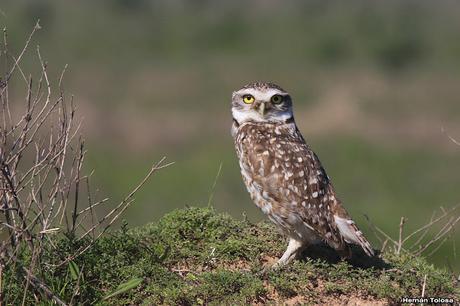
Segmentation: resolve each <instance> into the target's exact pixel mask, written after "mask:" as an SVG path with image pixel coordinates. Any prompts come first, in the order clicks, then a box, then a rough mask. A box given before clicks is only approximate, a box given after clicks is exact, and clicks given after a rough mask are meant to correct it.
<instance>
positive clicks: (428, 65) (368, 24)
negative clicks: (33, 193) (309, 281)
mask: <svg viewBox="0 0 460 306" xmlns="http://www.w3.org/2000/svg"><path fill="white" fill-rule="evenodd" d="M37 19H40V24H41V26H42V27H43V29H42V30H41V31H40V32H39V33H38V35H37V36H36V37H35V38H34V40H33V44H40V50H41V52H42V54H43V56H44V57H45V59H46V60H48V62H49V71H50V75H54V76H55V78H54V80H51V81H52V82H54V83H56V82H57V80H58V78H59V75H60V72H61V70H62V68H63V67H64V65H65V64H69V68H68V70H67V72H66V76H65V78H64V85H65V89H66V91H68V92H69V93H71V94H74V95H75V101H76V102H77V106H78V112H79V114H80V115H82V116H83V118H84V121H83V133H84V135H85V138H86V140H87V147H88V149H89V153H88V157H87V172H90V171H91V170H92V169H95V173H94V175H93V177H92V180H93V182H94V183H95V184H96V185H97V186H99V187H100V190H99V191H98V194H99V197H100V198H102V197H105V196H110V197H111V198H112V199H114V202H116V201H117V200H119V199H120V198H122V197H123V196H124V195H125V193H126V192H127V190H129V189H130V187H132V186H134V185H135V184H136V182H137V181H138V179H139V178H140V177H141V176H143V174H144V173H145V172H146V170H147V169H148V168H149V166H150V165H151V163H152V162H153V161H155V160H158V159H159V157H161V156H164V155H166V156H167V157H168V160H173V161H175V162H176V164H175V165H174V166H172V167H170V168H168V169H167V170H166V171H163V172H161V173H158V175H157V176H155V177H154V178H153V180H152V181H151V183H150V185H149V186H148V187H147V188H146V189H144V190H143V191H142V193H140V194H139V196H138V201H137V203H136V204H135V205H133V206H132V207H131V208H130V209H129V210H128V211H127V214H126V218H127V220H128V222H129V223H130V224H132V225H139V224H144V223H147V222H149V221H150V220H153V219H158V218H159V217H160V216H162V215H163V214H164V213H166V212H169V211H171V210H173V209H174V208H177V207H183V206H184V205H186V204H190V205H201V206H203V205H206V204H207V203H208V201H209V198H210V196H211V194H213V204H214V206H215V207H216V208H217V209H218V210H219V211H225V212H228V213H230V214H232V215H234V216H240V215H241V214H242V213H243V212H245V213H246V214H247V216H248V217H249V218H250V219H251V220H260V219H262V218H263V216H262V214H261V213H260V212H259V211H258V210H257V208H256V207H255V206H254V205H253V204H252V203H251V201H250V198H249V196H248V195H247V194H246V191H245V189H244V186H243V184H242V181H241V178H240V174H239V169H238V164H237V162H236V157H235V154H234V150H233V144H232V140H231V137H230V134H229V128H230V122H231V119H230V103H229V100H230V94H231V92H232V90H235V89H237V88H238V87H240V86H241V85H243V84H244V83H246V82H248V81H252V80H255V79H263V80H272V81H275V82H277V83H279V84H280V85H282V86H283V87H284V88H285V89H287V90H288V91H290V92H291V93H292V95H293V98H294V103H295V111H296V120H297V122H298V124H299V126H300V128H301V130H302V132H303V134H304V136H305V137H306V138H307V139H309V141H310V142H311V144H312V147H313V148H314V149H315V150H316V151H317V153H318V155H319V156H320V158H321V160H322V162H323V163H324V165H325V167H326V169H327V171H328V174H329V175H330V176H331V177H332V179H333V182H334V185H335V187H336V189H337V190H338V192H339V196H340V197H341V198H342V199H343V200H344V202H345V205H346V207H347V209H348V210H349V211H350V212H351V214H352V215H353V216H354V218H355V219H356V220H357V222H358V223H360V225H361V227H362V228H363V231H365V232H366V233H367V236H371V240H372V234H371V233H370V231H369V229H368V228H367V227H366V224H365V221H364V218H363V217H362V216H363V214H367V215H369V216H370V218H371V220H372V221H373V222H374V223H375V224H377V225H378V226H379V227H381V228H382V229H384V230H385V231H387V232H388V233H390V234H392V235H396V234H397V232H398V224H399V219H400V217H401V216H405V217H408V219H409V221H408V223H407V231H408V232H410V230H412V229H414V228H416V227H418V226H420V225H422V224H424V223H426V222H427V221H428V220H429V218H430V216H431V213H432V211H433V210H435V209H436V208H437V207H439V206H441V205H442V206H446V207H448V206H452V205H454V204H457V203H458V202H459V199H460V192H459V190H458V186H459V183H460V177H459V176H458V173H459V171H458V167H459V165H460V147H458V146H456V145H454V144H453V143H452V142H451V141H450V140H449V139H448V137H447V135H446V134H445V133H443V132H441V129H442V128H446V130H447V131H448V132H449V133H450V134H452V136H453V137H456V138H460V123H459V122H460V103H458V99H459V98H460V86H458V84H459V82H460V73H459V71H460V70H459V68H460V57H459V56H458V54H459V52H460V32H459V31H458V29H459V27H460V4H459V3H457V2H454V1H445V2H442V3H439V2H435V1H428V0H425V1H415V0H413V1H394V0H390V1H385V2H379V3H375V2H372V3H371V2H369V1H357V0H355V1H347V2H346V3H345V2H343V1H319V0H318V1H300V0H297V1H289V2H285V1H276V0H270V1H251V2H246V1H223V0H221V1H206V0H201V1H179V0H169V1H148V0H104V1H88V0H87V1H58V0H54V1H53V0H47V1H45V0H42V1H30V0H5V1H2V3H1V4H0V24H1V26H2V27H6V28H7V29H8V35H9V42H10V43H9V48H10V49H11V50H17V51H19V50H20V49H21V48H22V45H23V44H24V38H25V37H26V36H27V33H29V32H30V30H31V29H32V27H33V25H34V24H35V22H36V20H37ZM16 53H17V52H16ZM29 53H30V54H27V55H26V58H25V60H24V62H23V65H24V66H27V65H29V66H30V67H28V68H29V69H27V71H31V70H32V71H33V68H34V66H36V61H34V55H33V48H32V52H29ZM0 65H3V63H0ZM35 68H36V70H37V71H38V67H35ZM10 90H11V92H10V97H11V98H10V100H14V99H16V100H17V101H18V105H19V102H21V103H22V101H23V98H24V97H23V92H24V91H23V88H19V86H18V88H17V91H15V90H14V87H13V88H11V89H10ZM221 164H222V171H221V173H220V175H219V177H218V178H217V184H216V187H215V188H214V189H213V188H212V186H213V184H214V181H215V179H216V175H217V173H218V169H219V166H220V165H221ZM101 215H102V212H101ZM455 241H456V242H457V244H458V243H460V238H459V236H458V235H454V236H453V239H451V240H449V241H448V242H447V243H446V244H445V246H444V247H443V248H442V249H441V250H440V251H439V252H438V253H437V254H435V255H434V256H433V258H429V260H433V261H434V262H436V263H438V264H439V265H445V264H446V262H449V263H450V265H452V266H455V267H456V268H457V269H458V268H459V262H460V261H459V260H458V256H457V255H456V254H455V253H454V251H453V242H455ZM374 242H375V243H376V244H377V241H375V240H374Z"/></svg>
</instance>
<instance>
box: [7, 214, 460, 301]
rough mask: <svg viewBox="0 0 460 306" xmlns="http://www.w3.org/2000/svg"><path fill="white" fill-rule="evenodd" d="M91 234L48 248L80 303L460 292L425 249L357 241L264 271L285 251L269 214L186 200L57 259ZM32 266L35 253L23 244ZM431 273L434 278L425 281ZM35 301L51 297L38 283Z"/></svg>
mask: <svg viewBox="0 0 460 306" xmlns="http://www.w3.org/2000/svg"><path fill="white" fill-rule="evenodd" d="M87 243H89V241H88V240H82V241H78V242H77V241H75V240H74V239H69V238H60V239H56V241H52V242H50V243H49V245H46V248H45V250H44V252H43V254H42V256H41V257H40V264H41V269H40V277H41V279H43V281H44V282H45V283H46V284H48V286H49V287H50V289H51V290H53V292H55V293H56V294H57V295H58V296H59V297H61V299H63V300H64V301H67V302H70V301H72V303H79V304H100V305H125V304H140V305H152V304H168V305H170V304H182V305H201V304H212V305H219V304H250V303H261V304H262V303H275V304H277V303H283V302H289V303H294V304H295V303H320V304H322V303H327V304H330V303H338V304H341V303H346V302H347V301H348V302H353V303H358V302H364V303H371V302H383V303H397V302H398V301H399V299H400V298H401V297H402V296H420V295H421V290H422V287H423V283H424V282H425V296H438V297H455V294H456V291H457V293H458V287H456V286H457V284H456V283H455V280H454V279H453V278H452V276H451V275H450V274H449V273H448V272H447V271H445V270H442V269H438V268H435V267H434V266H433V265H431V264H428V263H427V262H426V261H425V260H424V259H423V258H421V257H414V256H412V255H409V254H402V255H398V256H397V255H395V254H392V253H385V254H383V255H381V258H375V259H367V258H366V257H365V255H364V254H362V253H361V252H360V251H359V250H357V249H354V258H353V260H351V261H350V262H344V261H340V260H339V259H338V258H337V256H336V254H335V252H333V251H332V250H331V249H329V248H328V247H326V246H318V247H313V248H309V249H307V250H306V251H305V254H304V255H305V256H304V258H303V259H301V260H297V261H295V262H293V263H292V264H291V265H289V266H287V267H285V268H282V269H280V270H268V272H262V271H263V269H264V267H265V266H266V265H267V264H268V263H270V262H273V261H274V260H275V259H276V258H278V257H279V256H280V255H281V254H282V252H283V250H284V247H285V239H284V238H283V237H282V236H281V235H280V234H278V232H277V231H276V229H275V228H274V227H273V226H272V225H270V224H268V223H265V222H263V223H259V224H252V223H250V222H248V221H246V220H245V221H237V220H235V219H233V218H231V217H229V216H228V215H224V214H216V213H215V211H214V210H213V209H212V208H186V209H181V210H175V211H173V212H171V213H169V214H167V215H165V216H164V217H163V218H162V219H161V220H160V221H159V222H157V223H152V224H148V225H145V226H143V227H139V228H134V229H127V226H124V227H122V229H120V230H118V231H115V232H113V233H111V234H108V235H106V236H105V237H103V238H101V239H99V240H97V241H96V242H95V243H94V244H93V245H92V246H91V247H90V248H89V249H88V250H87V251H86V252H84V253H83V254H82V255H80V256H78V257H77V258H75V259H73V260H72V261H71V262H70V263H68V264H65V265H60V266H56V264H58V263H60V262H62V261H63V260H64V259H66V258H68V257H69V256H70V255H71V254H74V253H75V251H76V250H77V249H78V248H80V247H82V246H84V245H85V244H87ZM18 256H20V257H21V262H22V264H23V265H25V266H27V265H28V263H29V261H30V255H28V254H26V253H25V252H24V253H19V254H18ZM19 269H21V267H20V266H19V265H15V266H10V267H6V270H5V271H4V280H5V284H6V285H5V287H4V288H3V289H4V292H5V297H4V300H5V302H6V303H7V304H20V303H21V302H22V298H23V292H24V289H23V288H24V280H23V279H22V278H21V276H20V272H19ZM425 276H426V281H424V279H425ZM28 292H29V293H28V294H27V295H26V297H25V302H26V304H28V303H30V304H33V303H36V302H37V299H39V300H40V299H42V300H43V301H46V298H45V297H44V296H42V297H41V296H39V295H37V294H35V295H34V293H33V291H32V290H29V291H28Z"/></svg>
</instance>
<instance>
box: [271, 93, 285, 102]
mask: <svg viewBox="0 0 460 306" xmlns="http://www.w3.org/2000/svg"><path fill="white" fill-rule="evenodd" d="M282 101H283V96H281V95H274V96H273V97H272V103H275V104H278V103H281V102H282Z"/></svg>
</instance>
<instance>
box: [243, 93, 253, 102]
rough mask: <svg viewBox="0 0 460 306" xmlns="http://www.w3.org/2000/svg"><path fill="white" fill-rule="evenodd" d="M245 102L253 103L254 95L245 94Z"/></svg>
mask: <svg viewBox="0 0 460 306" xmlns="http://www.w3.org/2000/svg"><path fill="white" fill-rule="evenodd" d="M243 102H244V103H246V104H251V103H253V102H254V97H253V96H251V95H244V96H243Z"/></svg>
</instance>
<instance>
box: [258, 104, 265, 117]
mask: <svg viewBox="0 0 460 306" xmlns="http://www.w3.org/2000/svg"><path fill="white" fill-rule="evenodd" d="M259 113H260V114H261V115H262V116H264V115H265V103H260V105H259Z"/></svg>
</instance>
